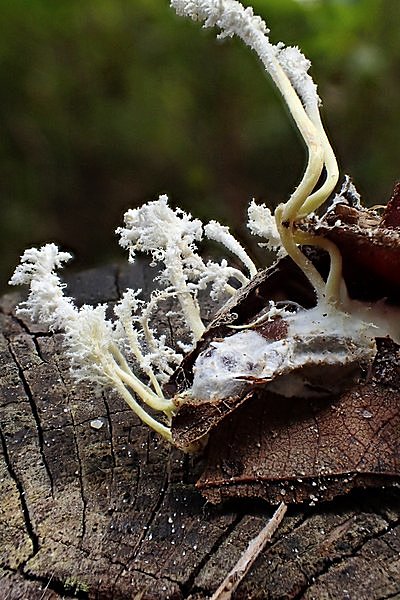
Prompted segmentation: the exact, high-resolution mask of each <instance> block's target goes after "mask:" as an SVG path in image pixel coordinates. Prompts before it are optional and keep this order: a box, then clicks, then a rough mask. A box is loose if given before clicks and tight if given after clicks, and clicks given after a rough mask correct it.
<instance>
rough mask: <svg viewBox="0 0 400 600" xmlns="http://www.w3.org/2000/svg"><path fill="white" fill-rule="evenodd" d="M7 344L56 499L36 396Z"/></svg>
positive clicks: (11, 345)
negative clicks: (26, 400)
mask: <svg viewBox="0 0 400 600" xmlns="http://www.w3.org/2000/svg"><path fill="white" fill-rule="evenodd" d="M6 339H7V342H8V347H9V351H10V354H11V356H12V358H13V360H14V362H15V365H16V367H17V370H18V375H19V378H20V381H21V384H22V387H23V389H24V392H25V395H26V397H27V399H28V402H29V405H30V407H31V411H32V416H33V418H34V420H35V425H36V432H37V439H38V443H39V452H40V456H41V458H42V462H43V466H44V468H45V470H46V474H47V476H48V478H49V483H50V493H51V496H52V498H54V481H53V475H52V472H51V469H50V467H49V464H48V462H47V458H46V454H45V441H44V431H43V428H42V423H41V419H40V416H39V411H38V408H37V406H36V402H35V397H34V394H33V393H32V390H31V388H30V386H29V383H28V380H27V378H26V376H25V373H24V370H23V368H22V365H21V363H20V361H19V359H18V356H17V353H16V352H15V350H14V348H13V343H12V341H11V340H9V339H8V338H6Z"/></svg>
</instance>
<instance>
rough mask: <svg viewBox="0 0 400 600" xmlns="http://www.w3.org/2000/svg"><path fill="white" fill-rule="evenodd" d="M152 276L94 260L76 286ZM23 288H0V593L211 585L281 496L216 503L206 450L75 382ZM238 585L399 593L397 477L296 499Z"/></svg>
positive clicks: (248, 594) (102, 291) (81, 295)
mask: <svg viewBox="0 0 400 600" xmlns="http://www.w3.org/2000/svg"><path fill="white" fill-rule="evenodd" d="M152 275H153V273H152V271H151V270H150V269H149V268H144V267H143V265H141V264H137V265H136V266H134V267H130V268H129V269H125V268H118V267H107V268H104V269H98V270H93V271H90V272H86V273H83V274H80V275H77V276H75V277H74V278H72V279H71V282H70V293H71V294H73V295H75V296H77V297H78V299H79V301H80V302H106V301H108V302H112V301H115V300H116V299H117V298H118V297H119V293H120V290H121V289H124V288H125V287H126V285H128V284H129V285H132V286H133V287H141V288H143V289H144V290H149V289H150V288H151V286H152ZM16 300H17V295H12V296H5V297H3V299H2V303H1V307H2V308H1V314H0V318H1V324H0V334H1V335H0V353H1V376H0V410H1V413H0V437H1V446H0V450H1V453H2V456H1V460H0V469H1V474H0V497H1V501H0V527H1V529H0V537H1V539H0V559H1V563H0V599H2V600H3V599H4V600H5V599H7V600H13V599H15V600H17V599H18V600H20V599H25V598H26V599H29V600H39V599H40V600H50V599H51V600H53V599H59V598H76V597H77V598H101V599H132V598H143V599H144V598H147V599H156V598H160V599H161V598H162V599H167V598H170V599H183V598H189V597H190V598H193V599H194V598H198V599H202V598H206V597H207V596H209V595H211V594H212V592H213V591H215V589H216V588H217V587H218V585H219V583H220V582H221V581H222V580H223V578H224V577H225V576H226V574H227V573H228V572H229V570H230V569H231V567H232V566H233V565H234V563H235V562H236V561H237V559H238V558H239V556H240V554H241V552H243V550H244V549H245V548H246V547H247V544H248V542H249V540H250V539H251V538H252V537H253V536H255V535H256V534H257V533H258V531H259V530H260V529H261V527H263V526H264V524H265V522H266V521H267V519H268V518H269V516H270V515H271V514H272V512H273V509H272V508H270V507H269V506H268V505H267V504H265V503H250V502H230V503H229V504H226V505H222V506H220V507H212V506H209V505H207V504H206V503H205V502H204V500H203V499H202V497H201V495H200V493H199V492H198V491H197V490H196V488H195V486H194V483H195V481H196V479H197V477H198V476H199V474H200V472H201V458H200V457H195V458H192V457H188V456H185V455H183V454H182V453H180V452H179V451H177V450H175V449H172V448H170V447H169V446H168V445H167V444H165V443H164V442H161V441H160V440H159V439H158V438H157V436H156V435H154V434H153V433H152V432H150V431H149V430H148V429H147V428H146V427H143V426H142V425H141V424H140V423H139V422H138V420H137V419H136V417H135V415H133V414H132V413H131V411H130V410H129V409H128V408H127V407H126V406H125V405H124V403H123V402H122V401H121V400H120V399H118V398H116V397H114V396H113V395H112V394H107V395H105V394H102V393H99V392H98V391H96V390H95V389H93V388H91V387H90V386H83V385H80V386H78V387H77V386H76V385H75V384H74V383H73V381H72V380H71V377H70V374H69V371H68V364H67V363H66V361H65V359H64V357H63V354H62V349H61V336H60V335H59V334H49V333H48V332H47V331H45V330H44V328H43V327H41V326H37V325H31V324H29V323H27V322H23V321H21V320H20V319H18V318H16V317H15V314H14V306H15V302H16ZM160 326H161V327H163V328H164V329H165V330H166V331H169V330H170V328H169V324H168V320H167V319H166V318H165V317H164V318H163V317H162V316H160ZM94 419H101V420H102V423H103V425H102V427H101V428H100V429H94V428H93V427H92V426H91V421H92V420H94ZM235 597H236V598H259V599H261V598H270V599H278V598H292V599H297V598H304V599H309V600H311V599H320V598H321V599H325V598H335V599H338V598H339V599H340V598H343V599H345V598H357V600H363V599H365V600H367V599H368V600H373V599H376V600H378V599H379V600H384V599H386V598H400V492H399V490H397V489H392V490H380V491H376V492H372V491H366V492H360V491H359V492H357V493H353V494H352V495H350V496H349V497H347V498H340V499H337V500H336V501H334V502H331V503H328V504H326V505H321V506H315V507H307V508H305V509H303V510H300V509H290V510H289V512H288V514H287V516H286V517H285V519H284V522H283V524H282V526H281V527H280V529H279V530H278V532H277V534H276V536H275V537H274V539H273V541H272V543H271V544H270V545H269V546H267V548H266V549H265V551H264V552H263V553H262V555H261V556H260V557H259V559H258V560H257V561H256V563H255V565H254V567H253V568H252V570H251V572H250V573H249V575H248V576H247V577H246V579H245V580H244V582H243V583H242V584H241V585H240V586H239V588H238V590H237V592H236V596H235Z"/></svg>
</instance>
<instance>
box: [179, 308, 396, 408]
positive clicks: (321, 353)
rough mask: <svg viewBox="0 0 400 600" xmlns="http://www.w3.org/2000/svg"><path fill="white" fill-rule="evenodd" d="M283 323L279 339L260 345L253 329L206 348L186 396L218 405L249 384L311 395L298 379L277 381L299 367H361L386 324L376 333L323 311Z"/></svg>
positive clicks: (345, 316) (301, 312)
mask: <svg viewBox="0 0 400 600" xmlns="http://www.w3.org/2000/svg"><path fill="white" fill-rule="evenodd" d="M398 316H399V315H398V314H397V315H396V318H398ZM278 318H281V317H278ZM271 320H273V319H271ZM284 323H285V326H286V327H287V332H286V333H285V336H284V337H283V338H282V339H278V340H274V339H266V338H265V337H264V336H263V335H262V333H259V332H258V331H257V330H256V329H255V330H249V329H247V330H244V331H241V332H239V333H235V334H233V335H231V336H229V337H226V338H225V339H223V340H221V341H215V342H211V344H210V347H209V348H207V350H204V351H203V352H202V353H201V354H200V355H199V357H198V358H197V360H196V363H195V365H194V369H193V373H194V379H193V385H192V387H191V389H190V391H189V393H188V396H190V397H191V398H192V399H197V400H200V401H201V400H211V401H212V400H222V399H224V398H230V397H234V396H238V395H240V394H241V393H243V391H244V390H245V389H246V388H248V386H249V382H251V381H252V380H254V382H255V383H256V384H258V385H259V384H260V383H263V384H265V385H266V386H267V389H268V384H269V383H270V382H273V386H269V387H270V388H271V389H273V390H274V391H275V392H277V393H280V394H281V395H284V396H302V395H304V396H311V395H314V392H313V391H312V390H311V391H310V390H309V389H308V388H307V386H304V383H306V382H304V381H303V380H302V378H301V375H300V377H299V380H297V378H295V379H294V382H295V385H291V381H290V379H289V380H288V379H286V378H285V379H283V378H282V379H280V377H281V376H282V375H285V374H287V373H292V372H296V371H297V370H300V369H303V368H305V367H321V368H322V369H323V368H324V367H327V366H328V367H329V366H334V365H336V366H337V365H340V366H341V367H346V366H347V365H353V364H354V365H357V364H360V365H361V364H367V363H369V362H370V361H371V360H372V359H373V358H374V356H375V354H376V345H375V339H374V338H375V336H376V335H377V334H381V333H385V334H386V331H387V329H388V327H387V325H388V323H386V327H385V328H384V329H383V330H382V331H377V328H376V325H373V324H371V323H368V322H365V321H363V320H362V318H361V317H358V318H354V317H351V316H350V315H349V314H347V313H344V312H341V313H338V312H337V311H332V310H331V308H330V307H329V306H323V305H322V306H321V305H319V306H317V307H316V308H314V309H311V310H299V311H298V312H296V313H291V314H288V313H286V316H285V317H284ZM322 372H323V371H322ZM298 381H300V382H302V384H303V385H302V384H300V385H299V383H298Z"/></svg>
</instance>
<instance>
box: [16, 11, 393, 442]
mask: <svg viewBox="0 0 400 600" xmlns="http://www.w3.org/2000/svg"><path fill="white" fill-rule="evenodd" d="M171 6H172V7H173V8H174V9H175V10H176V12H177V13H178V14H179V15H183V16H187V17H190V18H192V19H194V20H199V21H201V22H202V23H203V24H204V26H205V27H217V28H218V29H219V31H220V33H219V37H220V38H224V37H231V36H233V35H237V36H239V37H240V38H241V39H242V40H243V41H244V42H245V43H246V44H247V45H248V46H249V47H250V48H251V49H253V50H254V51H255V52H256V54H257V55H258V56H259V58H260V59H261V61H262V63H263V65H264V67H265V69H266V71H267V72H268V73H269V75H270V76H271V78H272V80H273V82H274V83H275V85H276V86H277V88H278V89H279V91H280V93H281V94H282V97H283V99H284V101H285V103H286V104H287V106H288V108H289V110H290V113H291V115H292V117H293V120H294V122H295V124H296V126H297V127H298V129H299V131H300V133H301V135H302V137H303V139H304V141H305V144H306V147H307V151H308V162H307V167H306V170H305V173H304V176H303V178H302V180H301V182H300V183H299V185H298V187H297V188H296V190H295V191H294V192H293V194H292V195H291V197H290V198H289V200H288V201H287V202H286V203H284V204H281V205H279V206H278V207H277V208H276V210H275V212H274V214H273V215H272V213H271V211H270V210H269V209H268V208H267V207H266V206H264V205H257V204H256V203H255V202H252V203H251V204H250V207H249V222H248V226H249V228H250V231H251V232H252V233H253V234H255V235H257V236H259V237H260V238H263V241H262V242H261V243H262V244H264V245H267V246H268V247H269V248H272V249H274V250H276V251H277V252H278V257H279V258H280V262H278V266H276V265H275V266H273V267H271V268H270V270H269V271H267V273H264V272H263V271H260V272H258V271H257V268H256V267H255V265H254V262H253V261H252V260H251V258H250V257H249V256H248V254H247V252H246V251H245V249H244V248H243V247H242V246H241V245H240V244H239V243H238V241H237V240H236V239H235V238H234V237H233V235H232V234H231V233H230V232H229V230H228V228H227V227H225V226H223V225H221V224H219V223H217V222H215V221H211V222H210V223H208V224H206V225H203V224H202V223H201V222H200V221H199V220H198V219H193V218H192V217H191V215H189V214H186V213H185V212H183V211H182V210H180V209H176V210H173V209H172V208H171V207H170V205H169V202H168V198H167V197H166V196H160V198H159V199H158V200H156V201H153V202H149V203H147V204H145V205H143V206H142V207H140V208H137V209H133V210H129V211H128V212H127V213H126V214H125V219H124V225H123V227H121V228H119V229H118V230H117V233H118V234H119V236H120V244H121V245H122V246H123V247H124V248H126V249H127V250H128V252H129V260H130V261H133V260H134V258H135V255H136V253H138V252H144V253H147V254H150V256H151V258H152V261H153V264H154V265H156V264H157V265H158V264H159V265H161V266H162V267H161V270H160V271H159V273H158V275H157V277H156V279H157V280H158V282H159V284H160V287H159V290H158V291H156V292H154V293H153V294H152V295H151V297H150V298H149V299H148V300H147V301H145V300H144V299H143V298H141V297H140V290H132V289H129V290H127V291H126V292H125V293H124V295H123V297H122V299H121V301H120V302H119V303H118V304H117V305H116V307H115V308H114V313H115V318H114V319H113V320H111V319H109V318H108V317H107V316H106V307H105V306H97V307H91V306H83V307H82V308H80V309H78V308H76V307H75V306H74V303H73V300H72V299H71V298H68V297H66V296H65V295H64V293H63V287H64V286H63V284H62V283H61V281H60V279H59V277H58V275H57V274H56V269H58V268H60V267H61V266H62V265H63V263H64V262H66V261H67V260H69V258H70V255H69V254H67V253H65V252H60V251H59V250H58V248H57V247H56V246H54V245H53V244H47V245H46V246H44V247H43V248H41V249H34V248H33V249H30V250H27V251H26V252H25V254H24V255H23V256H22V259H21V264H20V265H19V266H18V267H17V269H16V271H15V273H14V275H13V277H12V279H11V283H12V284H14V285H15V284H29V285H30V294H29V297H28V299H27V300H26V301H25V302H23V303H22V304H21V305H20V308H19V312H20V313H21V314H26V315H28V316H29V317H31V318H32V319H34V320H39V321H41V322H44V323H46V324H47V325H48V326H49V327H50V328H51V329H53V330H56V329H63V330H64V331H65V348H66V353H67V354H68V356H69V357H70V360H71V368H72V371H73V373H74V375H75V377H76V378H77V380H78V381H80V380H84V379H87V380H90V381H92V382H96V383H98V384H99V385H102V386H111V387H112V388H114V389H116V390H117V391H118V393H119V394H120V395H121V396H122V397H123V398H124V399H125V400H126V402H127V403H128V405H129V406H130V407H131V408H132V410H133V411H134V412H135V413H136V414H137V415H138V416H139V418H140V419H142V421H143V422H145V423H146V424H147V425H149V426H150V427H152V428H153V429H154V430H155V431H157V432H158V433H159V434H161V435H162V436H164V438H166V439H167V440H169V441H170V442H173V443H175V444H176V445H178V446H179V447H181V448H182V449H184V450H194V449H196V448H198V447H199V445H201V444H203V443H204V441H205V440H206V437H207V435H208V433H209V432H210V431H211V430H212V429H213V428H214V427H215V426H216V425H217V423H218V422H219V421H221V419H222V418H223V417H224V416H226V415H227V414H229V413H232V412H233V411H234V410H236V409H237V408H238V407H239V406H241V405H242V404H244V403H245V402H246V401H247V400H248V399H249V398H251V397H252V396H253V395H254V391H255V390H257V393H259V390H262V391H263V393H265V394H268V393H271V394H273V395H274V397H278V398H279V397H281V398H299V397H303V398H315V399H317V400H318V399H319V398H322V397H326V396H329V395H331V394H333V393H336V394H337V393H340V392H341V391H342V390H343V389H345V388H346V387H348V386H349V385H351V384H352V383H353V382H354V381H356V380H357V378H358V377H359V375H360V372H361V370H362V369H368V367H369V366H370V365H371V364H372V363H373V361H374V359H375V357H376V354H377V344H376V339H377V338H387V337H388V338H390V339H391V340H392V341H393V342H394V343H400V326H399V309H398V308H397V307H396V304H395V303H393V302H392V303H389V302H387V301H386V300H385V297H387V296H390V293H388V292H387V291H386V288H385V281H383V282H381V283H382V294H380V295H378V297H370V296H368V294H367V295H364V296H363V295H362V294H360V293H356V294H352V293H351V292H352V290H351V289H350V290H349V287H350V288H351V277H350V276H348V275H349V269H348V267H347V266H346V261H347V262H348V263H349V265H353V266H354V260H353V258H352V249H351V246H352V244H353V245H354V247H357V248H358V247H359V245H360V244H361V245H362V244H366V246H368V248H372V247H374V248H375V249H376V248H377V247H378V246H379V247H382V244H383V246H384V247H385V248H386V252H390V250H389V247H390V248H395V249H397V248H398V241H399V233H398V229H397V225H398V223H397V222H396V224H395V226H393V223H392V222H391V221H390V219H391V218H392V217H390V215H389V212H387V213H386V217H385V218H383V219H381V218H380V217H379V216H378V214H377V213H376V212H374V211H371V210H366V209H363V208H362V207H361V205H359V203H358V200H357V202H356V205H355V206H351V202H350V201H349V198H352V199H354V198H356V199H357V193H356V191H355V189H354V188H353V186H352V184H351V183H350V182H349V181H348V180H346V182H345V185H344V186H343V188H342V190H341V192H340V193H339V194H337V195H336V196H334V197H333V202H332V204H331V207H330V208H329V209H328V211H327V212H326V213H325V214H324V215H323V216H318V215H317V214H316V211H318V209H319V208H320V207H321V206H322V205H323V204H324V203H325V202H326V200H328V199H329V198H330V197H331V196H332V194H333V191H334V188H335V187H336V184H337V182H338V177H339V173H338V167H337V162H336V159H335V155H334V152H333V150H332V148H331V145H330V143H329V140H328V138H327V136H326V133H325V131H324V128H323V125H322V122H321V117H320V112H319V105H320V99H319V97H318V94H317V89H316V85H315V84H314V82H313V80H312V78H311V76H310V75H309V74H308V69H309V67H310V62H309V61H308V60H307V59H306V58H305V57H304V56H303V54H302V53H301V52H300V50H299V49H298V48H292V47H285V46H284V45H283V44H282V43H279V44H276V45H273V44H271V42H270V41H269V38H268V34H269V31H268V29H267V26H266V24H265V22H264V21H263V20H262V19H261V18H260V17H257V16H255V15H254V14H253V11H252V9H251V8H246V9H245V8H244V7H243V6H242V5H241V3H240V2H237V1H236V0H171ZM323 175H324V177H322V176H323ZM321 180H322V183H320V182H321ZM392 212H393V211H392ZM346 219H350V221H351V219H353V221H351V222H348V221H346ZM361 222H362V223H361ZM377 227H378V228H380V229H379V232H378V233H377V229H376V228H377ZM357 236H358V237H357ZM374 236H375V237H374ZM204 237H206V238H208V239H212V240H214V241H217V242H219V243H220V244H222V245H223V246H224V247H225V248H226V249H227V250H228V251H229V253H230V254H231V255H233V256H234V257H235V261H236V263H238V262H239V263H240V264H241V265H242V266H243V270H240V269H238V268H237V267H234V266H231V265H230V264H229V263H228V261H227V260H222V261H221V262H213V261H208V262H205V261H204V260H203V259H202V257H201V256H200V255H199V254H198V252H197V247H198V244H199V242H200V241H201V240H202V239H203V238H204ZM360 240H361V241H360ZM375 242H376V243H375ZM368 244H369V245H368ZM385 244H386V245H385ZM377 254H379V252H377ZM343 256H345V263H344V266H343V265H342V257H343ZM394 261H395V263H396V264H397V265H398V255H397V254H396V253H395V258H394ZM396 261H397V262H396ZM383 262H385V261H384V260H383ZM282 263H283V264H285V265H286V266H285V277H287V274H290V272H291V269H292V270H293V269H294V270H295V271H296V281H297V280H298V278H299V277H300V278H302V281H303V284H304V290H305V291H304V292H302V293H292V292H293V290H291V291H290V290H289V293H288V294H287V296H284V297H282V293H281V290H282V285H281V287H280V293H279V294H278V293H277V294H275V296H274V294H273V293H272V292H271V289H273V287H274V285H275V284H274V283H273V282H274V281H275V279H276V277H275V275H274V274H275V273H278V275H279V273H280V270H279V269H280V268H281V267H279V265H282ZM374 264H375V263H374ZM343 273H344V276H343ZM288 285H289V287H290V283H289V284H288ZM395 285H397V284H395ZM202 290H208V291H209V293H210V296H211V298H212V299H213V300H218V301H219V302H221V300H223V299H225V305H224V306H223V308H222V309H220V310H219V312H218V313H217V315H216V317H215V320H214V322H213V323H212V324H211V326H210V328H208V330H206V329H205V326H204V324H203V320H202V317H201V314H200V309H199V304H198V300H197V298H198V293H199V291H202ZM349 291H350V293H349ZM170 299H174V300H175V301H176V303H177V304H178V305H179V306H180V313H181V315H182V317H183V319H184V321H185V323H186V325H187V328H188V331H189V334H190V340H189V341H191V343H190V344H189V343H188V341H187V340H186V341H185V343H183V342H180V343H179V344H178V347H177V348H170V347H168V346H167V344H166V339H165V338H164V337H162V336H161V337H160V336H158V335H157V334H156V332H155V330H154V324H153V323H152V316H153V314H154V311H155V310H156V308H157V307H158V306H159V305H160V304H161V303H163V302H165V301H166V300H170ZM138 371H140V372H141V374H142V375H141V376H140V377H139V375H138V374H136V373H137V372H138ZM157 414H158V415H161V416H159V417H158V416H157ZM196 414H197V415H198V417H196ZM182 422H185V424H184V426H183V427H182V425H181V424H182ZM177 424H179V427H178V426H177Z"/></svg>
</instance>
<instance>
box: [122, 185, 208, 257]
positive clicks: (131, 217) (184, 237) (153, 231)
mask: <svg viewBox="0 0 400 600" xmlns="http://www.w3.org/2000/svg"><path fill="white" fill-rule="evenodd" d="M124 221H125V227H119V228H118V229H117V233H118V234H119V235H120V244H121V246H122V247H123V248H127V249H128V250H129V258H130V260H131V261H133V260H134V257H135V254H136V252H146V253H149V254H151V255H152V256H153V259H154V260H155V261H162V260H164V259H165V258H166V254H167V253H169V255H168V258H169V259H170V260H171V261H172V260H173V259H174V253H175V255H176V256H179V257H181V260H188V259H191V258H192V257H193V252H194V250H195V243H196V242H198V241H200V240H201V238H202V224H201V222H200V221H199V220H198V219H194V220H193V219H192V217H191V215H190V214H186V213H185V212H184V211H183V210H181V209H179V208H178V209H176V210H173V209H172V208H170V206H168V196H166V195H165V194H164V195H162V196H160V197H159V199H158V200H155V201H153V202H148V203H147V204H144V205H143V206H141V207H140V208H134V209H131V210H128V211H127V212H126V213H125V216H124ZM174 251H175V252H174Z"/></svg>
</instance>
